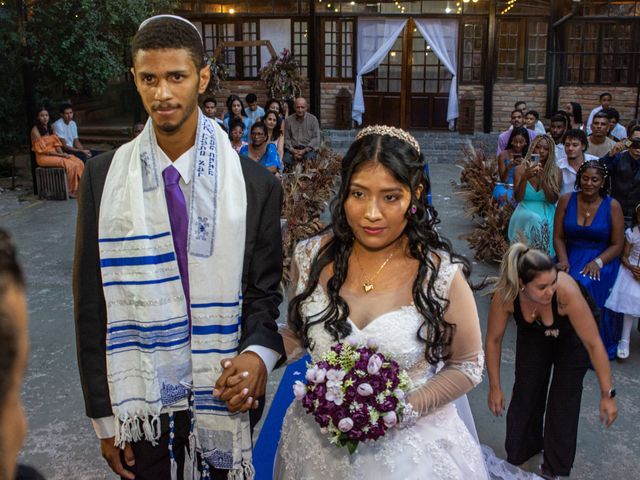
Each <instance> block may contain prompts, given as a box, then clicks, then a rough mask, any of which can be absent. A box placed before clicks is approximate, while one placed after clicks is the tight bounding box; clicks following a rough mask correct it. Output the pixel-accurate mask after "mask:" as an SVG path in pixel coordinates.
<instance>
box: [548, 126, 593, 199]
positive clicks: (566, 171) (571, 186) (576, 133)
mask: <svg viewBox="0 0 640 480" xmlns="http://www.w3.org/2000/svg"><path fill="white" fill-rule="evenodd" d="M588 145H589V141H588V140H587V135H586V134H585V133H584V132H583V131H582V130H579V129H577V128H574V129H571V130H569V131H567V133H566V134H565V136H564V155H563V156H562V157H560V158H557V157H556V163H557V165H558V168H559V169H560V170H561V171H562V187H561V188H560V196H562V195H565V194H567V193H571V192H573V191H574V190H575V183H576V175H577V173H578V169H579V168H580V166H581V165H582V164H583V163H584V162H585V161H587V160H598V157H594V156H593V155H589V154H588V153H586V150H587V146H588ZM556 151H557V150H556Z"/></svg>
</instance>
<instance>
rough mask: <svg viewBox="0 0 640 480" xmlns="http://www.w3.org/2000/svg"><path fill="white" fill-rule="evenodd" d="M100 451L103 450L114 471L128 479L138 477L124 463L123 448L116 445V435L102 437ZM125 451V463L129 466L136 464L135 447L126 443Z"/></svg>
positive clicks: (103, 456) (103, 454)
mask: <svg viewBox="0 0 640 480" xmlns="http://www.w3.org/2000/svg"><path fill="white" fill-rule="evenodd" d="M100 451H101V452H102V458H104V459H105V460H106V461H107V463H108V464H109V467H110V468H111V470H113V471H114V473H116V474H117V475H120V476H121V477H123V478H126V479H128V480H133V479H135V478H136V476H135V475H134V474H133V473H132V472H130V471H129V470H127V469H126V468H125V466H124V465H123V464H122V461H121V457H120V452H121V450H120V449H119V448H118V447H116V445H115V437H111V438H103V439H101V440H100ZM123 453H124V455H123V456H124V463H126V465H127V466H128V467H133V466H134V465H135V464H136V460H135V458H134V456H133V449H132V448H131V445H129V444H128V443H126V444H125V446H124V452H123Z"/></svg>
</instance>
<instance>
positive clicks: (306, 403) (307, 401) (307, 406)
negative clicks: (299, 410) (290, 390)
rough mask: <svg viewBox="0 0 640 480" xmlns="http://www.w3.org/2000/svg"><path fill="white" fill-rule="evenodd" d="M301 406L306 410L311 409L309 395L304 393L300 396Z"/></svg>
mask: <svg viewBox="0 0 640 480" xmlns="http://www.w3.org/2000/svg"><path fill="white" fill-rule="evenodd" d="M302 406H303V407H304V408H305V410H306V411H307V412H310V411H311V410H313V398H311V395H305V396H304V397H302Z"/></svg>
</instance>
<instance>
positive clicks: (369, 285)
mask: <svg viewBox="0 0 640 480" xmlns="http://www.w3.org/2000/svg"><path fill="white" fill-rule="evenodd" d="M353 252H354V253H355V255H356V261H357V262H358V266H359V267H360V271H361V272H362V277H363V278H364V282H362V289H363V290H364V293H369V292H370V291H371V290H373V287H374V285H373V281H374V280H375V279H376V277H377V276H378V274H379V273H380V272H381V271H382V269H383V268H384V267H386V266H387V263H389V260H391V257H393V255H394V254H395V253H396V252H395V251H394V252H391V253H390V254H389V256H388V257H387V259H386V260H385V261H384V262H382V265H380V268H378V270H377V271H376V273H374V274H373V276H372V277H367V274H366V272H365V271H364V268H362V263H360V256H359V255H358V250H357V249H355V248H354V250H353Z"/></svg>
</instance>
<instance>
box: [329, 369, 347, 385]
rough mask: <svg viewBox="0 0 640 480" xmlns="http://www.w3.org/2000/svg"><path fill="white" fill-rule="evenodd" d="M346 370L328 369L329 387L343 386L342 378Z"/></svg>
mask: <svg viewBox="0 0 640 480" xmlns="http://www.w3.org/2000/svg"><path fill="white" fill-rule="evenodd" d="M344 375H345V372H344V370H335V369H333V368H332V369H331V370H329V371H327V388H331V387H336V386H338V387H339V386H342V379H343V378H344Z"/></svg>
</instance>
